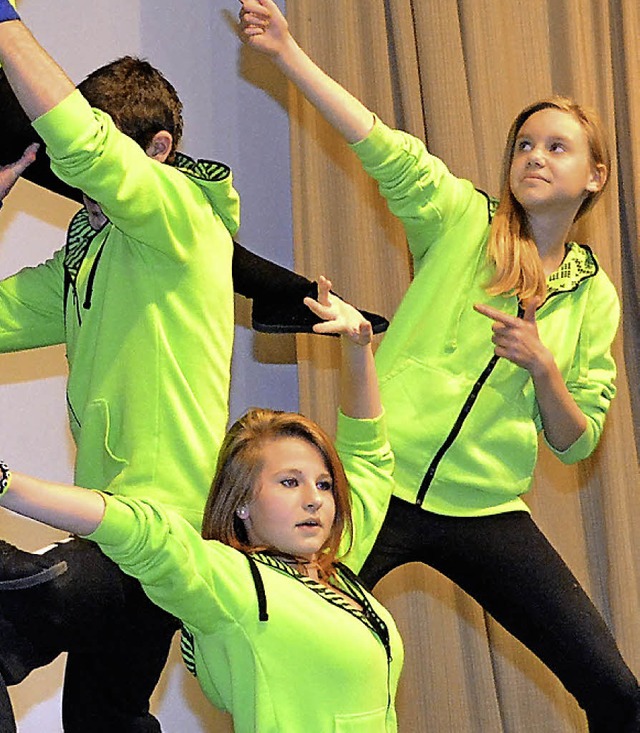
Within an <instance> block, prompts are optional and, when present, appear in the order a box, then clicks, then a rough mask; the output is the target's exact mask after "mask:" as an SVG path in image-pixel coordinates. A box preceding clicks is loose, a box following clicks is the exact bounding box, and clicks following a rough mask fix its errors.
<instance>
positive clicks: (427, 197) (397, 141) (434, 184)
mask: <svg viewBox="0 0 640 733" xmlns="http://www.w3.org/2000/svg"><path fill="white" fill-rule="evenodd" d="M352 149H353V150H354V152H355V153H356V155H357V156H358V157H359V158H360V161H361V162H362V165H363V167H364V169H365V171H366V172H367V173H368V174H369V175H370V176H372V178H374V179H375V180H376V181H377V182H378V186H379V188H380V193H381V194H382V196H383V197H384V198H385V199H386V201H387V205H388V206H389V209H390V211H391V213H392V214H394V215H395V216H397V217H398V218H399V219H400V221H401V222H402V223H403V225H404V228H405V231H406V234H407V241H408V243H409V248H410V249H411V254H412V255H413V257H414V259H415V260H416V264H417V265H418V266H419V264H420V260H421V259H422V258H423V257H424V255H425V254H426V252H427V251H428V249H429V247H430V246H431V244H432V243H434V242H435V241H437V240H438V239H439V237H440V235H441V233H442V232H443V231H446V230H448V229H450V228H451V227H452V226H454V225H455V223H456V221H457V220H458V219H459V218H460V216H462V214H463V213H464V212H465V211H466V209H467V208H468V206H469V203H470V200H471V198H472V197H474V196H477V195H480V194H478V193H477V192H476V191H475V189H474V187H473V185H472V184H471V183H470V182H469V181H466V180H463V179H460V178H456V177H455V176H454V175H452V174H451V172H450V171H449V169H448V168H447V166H446V165H445V164H444V163H443V162H442V161H441V160H440V159H439V158H436V157H435V156H433V155H431V154H430V153H429V152H428V151H427V148H426V146H425V144H424V143H423V142H422V140H419V139H418V138H417V137H414V136H413V135H409V134H408V133H406V132H402V131H401V130H392V129H391V128H389V127H387V126H386V125H385V124H384V123H383V122H381V121H380V120H378V119H376V122H375V125H374V127H373V129H372V131H371V132H370V133H369V135H368V136H367V137H366V138H365V139H364V140H361V141H359V142H357V143H355V144H354V145H352Z"/></svg>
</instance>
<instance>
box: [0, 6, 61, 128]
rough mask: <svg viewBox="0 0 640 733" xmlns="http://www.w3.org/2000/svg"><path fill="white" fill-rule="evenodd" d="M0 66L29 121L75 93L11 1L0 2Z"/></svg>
mask: <svg viewBox="0 0 640 733" xmlns="http://www.w3.org/2000/svg"><path fill="white" fill-rule="evenodd" d="M0 62H1V63H2V66H3V67H4V70H5V73H6V75H7V79H8V80H9V83H10V84H11V87H12V88H13V90H14V92H15V94H16V97H17V98H18V101H19V102H20V104H21V106H22V108H23V109H24V111H25V112H26V114H27V116H28V117H29V119H30V120H35V119H37V118H38V117H40V116H41V115H43V114H45V112H48V111H49V110H51V109H53V108H54V107H55V106H56V105H57V104H59V103H60V102H61V101H62V100H63V99H65V98H66V97H68V96H69V95H70V94H71V93H72V92H73V91H74V89H75V87H74V85H73V82H72V81H71V80H70V79H69V77H68V76H67V75H66V74H65V72H64V71H63V70H62V69H61V68H60V67H59V66H58V64H56V62H55V61H54V60H53V59H52V58H51V57H50V56H49V54H48V53H47V52H46V51H45V50H44V49H43V48H42V46H40V44H39V43H38V42H37V41H36V39H35V38H34V37H33V35H32V34H31V32H30V31H29V29H28V28H27V27H26V26H25V25H24V23H22V21H21V20H20V18H19V16H18V14H17V13H16V11H15V10H14V8H13V6H12V5H11V3H9V0H0Z"/></svg>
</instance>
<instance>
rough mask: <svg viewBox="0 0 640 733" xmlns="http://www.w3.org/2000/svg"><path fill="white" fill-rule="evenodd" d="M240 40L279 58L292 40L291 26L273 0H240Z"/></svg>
mask: <svg viewBox="0 0 640 733" xmlns="http://www.w3.org/2000/svg"><path fill="white" fill-rule="evenodd" d="M240 3H241V5H242V7H241V8H240V13H239V17H240V38H241V39H242V41H243V42H244V43H246V44H247V45H248V46H251V47H252V48H255V49H256V50H257V51H260V52H261V53H265V54H267V55H268V56H277V55H278V54H279V53H280V52H281V51H282V49H283V47H284V45H285V43H286V41H287V39H288V38H290V35H289V25H288V23H287V21H286V18H285V17H284V15H282V13H281V12H280V8H278V6H277V5H276V4H275V3H274V2H273V0H240Z"/></svg>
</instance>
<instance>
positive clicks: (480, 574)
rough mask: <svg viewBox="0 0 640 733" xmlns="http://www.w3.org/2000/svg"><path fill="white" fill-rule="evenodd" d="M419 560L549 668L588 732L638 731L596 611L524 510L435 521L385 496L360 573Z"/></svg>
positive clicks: (632, 684)
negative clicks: (379, 522)
mask: <svg viewBox="0 0 640 733" xmlns="http://www.w3.org/2000/svg"><path fill="white" fill-rule="evenodd" d="M408 562H422V563H425V564H426V565H429V566H431V567H433V568H435V569H436V570H438V571H440V572H441V573H442V574H443V575H446V576H447V577H448V578H450V579H451V580H452V581H454V582H455V583H457V584H458V585H459V586H460V587H461V588H462V589H463V590H465V591H466V592H467V593H468V594H469V595H470V596H472V597H473V598H475V600H476V601H478V603H480V605H481V606H483V608H485V609H486V610H487V611H488V612H489V613H490V614H491V615H492V616H493V618H494V619H496V621H498V623H500V624H501V625H502V626H504V628H505V629H506V630H507V631H509V632H510V633H511V634H513V635H514V636H515V637H516V638H517V639H519V640H520V641H521V642H522V643H523V644H525V646H527V647H528V648H529V649H530V650H531V651H532V652H533V653H534V654H536V655H537V656H538V657H539V658H540V659H541V660H542V661H543V662H544V663H545V664H546V665H547V666H548V667H549V669H551V670H552V671H553V672H554V673H555V674H556V675H557V676H558V678H559V679H560V681H561V682H562V683H563V684H564V686H565V687H566V688H567V690H568V691H569V692H570V693H571V694H572V695H574V696H575V697H576V699H577V701H578V703H579V704H580V706H581V707H582V708H583V709H584V710H585V712H586V714H587V719H588V721H589V730H590V731H592V732H593V733H637V732H638V731H640V687H639V686H638V682H637V680H636V679H635V677H634V675H633V673H632V672H631V670H630V669H629V668H628V667H627V665H626V664H625V662H624V660H623V659H622V657H621V655H620V652H619V651H618V647H617V645H616V642H615V640H614V638H613V636H612V635H611V632H610V631H609V629H608V628H607V626H606V625H605V623H604V621H603V619H602V617H601V615H600V613H599V612H598V610H597V609H596V608H595V606H594V605H593V603H592V602H591V600H590V599H589V597H588V596H587V595H586V593H585V592H584V591H583V590H582V588H581V586H580V584H579V583H578V581H577V580H576V578H575V576H574V575H573V573H572V572H571V571H570V570H569V568H568V567H567V565H566V564H565V563H564V561H563V560H562V558H561V557H560V556H559V555H558V553H557V552H556V551H555V550H554V549H553V547H552V546H551V544H550V543H549V542H548V540H547V539H546V537H545V536H544V535H543V534H542V532H541V531H540V530H539V529H538V527H537V526H536V524H535V523H534V521H533V520H532V519H531V517H530V516H529V514H527V513H526V512H523V511H522V512H509V513H507V514H498V515H495V516H489V517H471V518H460V517H445V516H441V515H438V514H433V513H431V512H427V511H424V510H423V509H421V508H420V507H417V506H414V505H413V504H409V503H408V502H404V501H401V500H400V499H396V498H395V497H394V498H392V501H391V506H390V508H389V512H388V514H387V517H386V519H385V522H384V525H383V528H382V530H381V532H380V535H379V536H378V539H377V541H376V544H375V545H374V548H373V551H372V553H371V555H370V556H369V558H368V559H367V561H366V563H365V565H364V567H363V569H362V571H361V573H360V576H361V578H362V579H363V581H364V582H365V583H366V584H368V585H369V587H371V588H372V587H373V586H374V585H375V584H376V583H377V582H378V581H379V580H380V579H381V578H382V577H383V576H385V575H386V574H387V573H388V572H389V571H391V570H392V569H393V568H395V567H398V566H399V565H403V564H404V563H408Z"/></svg>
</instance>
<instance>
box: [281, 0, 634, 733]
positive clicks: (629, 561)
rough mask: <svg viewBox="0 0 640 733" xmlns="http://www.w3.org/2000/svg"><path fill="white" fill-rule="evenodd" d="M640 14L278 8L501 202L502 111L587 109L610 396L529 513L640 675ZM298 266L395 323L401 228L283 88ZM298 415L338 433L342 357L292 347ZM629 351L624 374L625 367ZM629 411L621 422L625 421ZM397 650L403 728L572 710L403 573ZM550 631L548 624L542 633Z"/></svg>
mask: <svg viewBox="0 0 640 733" xmlns="http://www.w3.org/2000/svg"><path fill="white" fill-rule="evenodd" d="M638 8H639V6H638V3H637V0H611V1H610V2H607V1H606V0H549V2H547V1H546V0H529V2H525V3H523V2H522V1H521V0H501V1H500V2H496V1H495V0H415V1H414V2H412V1H410V0H386V2H385V1H383V0H351V2H344V0H323V1H322V2H317V0H289V2H288V3H287V10H288V17H289V21H290V24H291V28H292V30H293V33H294V35H295V36H296V38H297V39H298V41H299V42H300V43H301V45H302V46H303V48H305V49H306V50H307V51H308V52H309V53H310V54H311V56H312V57H313V58H315V59H316V60H317V61H318V62H319V64H320V65H321V66H322V67H323V68H324V69H325V70H326V71H328V72H329V73H330V74H331V75H332V76H334V77H335V78H336V79H337V80H338V81H340V82H341V83H342V84H343V85H345V86H346V87H347V88H348V89H349V90H351V91H352V92H353V93H354V94H355V95H356V96H357V97H359V98H360V99H362V100H363V101H364V103H365V104H367V105H368V106H370V107H371V108H372V109H373V110H375V111H376V112H377V113H378V114H379V116H380V117H381V118H382V119H383V120H384V121H386V122H387V123H389V124H390V125H392V126H396V127H400V128H403V129H405V130H408V131H409V132H411V133H413V134H415V135H418V136H419V137H421V138H423V139H426V140H427V143H428V145H429V147H430V149H431V150H432V151H433V152H434V153H435V154H437V155H438V156H439V157H441V158H443V159H444V160H445V161H446V162H447V163H448V164H449V166H450V168H451V170H452V171H453V172H454V173H455V174H457V175H459V176H461V177H467V178H470V179H471V180H473V181H474V183H475V184H476V186H477V187H479V188H482V189H484V190H486V191H489V192H491V193H493V194H497V192H498V178H499V170H500V161H501V155H502V149H503V144H504V139H505V137H506V132H507V129H508V127H509V124H510V122H511V120H512V118H513V117H514V116H515V114H516V113H517V112H518V111H519V110H520V109H521V108H522V107H523V106H524V105H525V104H527V103H529V102H530V101H533V100H535V99H537V98H540V97H544V96H548V95H549V94H551V93H560V94H565V95H569V96H573V97H575V98H577V99H578V100H579V101H581V102H583V103H585V104H588V105H591V106H594V107H596V108H597V109H598V110H599V111H600V113H601V115H602V117H603V118H604V121H605V123H606V125H607V127H608V129H609V132H610V136H611V140H612V142H613V144H614V146H615V147H614V150H617V155H616V156H615V160H614V168H613V170H612V173H611V182H610V188H609V191H608V193H607V194H606V197H605V201H604V202H603V203H601V204H599V205H598V207H596V212H595V213H594V215H593V216H592V218H591V219H590V220H589V221H588V222H585V224H584V225H583V226H581V228H580V231H579V233H578V237H579V238H580V239H581V240H586V241H588V242H589V243H591V244H592V246H593V248H594V249H595V251H596V252H597V255H598V257H599V258H600V261H601V263H602V265H603V266H604V268H605V269H606V271H607V272H608V273H609V274H610V276H611V277H612V279H613V281H614V282H615V284H616V285H617V287H618V289H619V291H620V293H621V296H622V299H623V306H624V317H623V327H622V329H621V332H620V335H619V337H618V339H617V341H616V344H615V357H616V360H617V363H618V367H619V377H618V390H619V391H618V396H617V398H616V400H615V402H614V405H613V407H612V410H611V413H610V416H609V420H608V425H607V428H606V430H605V435H604V438H603V440H602V443H601V446H600V447H599V449H598V451H597V453H596V455H595V456H594V457H592V458H591V459H590V460H587V461H585V462H583V463H582V464H581V465H579V466H575V467H565V466H562V465H561V464H560V463H559V462H558V461H557V460H556V459H555V458H553V457H552V456H551V454H550V453H548V452H547V451H546V450H545V449H544V448H543V449H542V451H541V458H540V464H539V467H538V471H537V473H536V480H535V487H534V489H533V491H532V493H531V495H530V496H531V498H530V503H531V506H532V509H533V513H534V517H535V518H536V519H537V521H538V522H539V524H540V526H541V527H542V529H543V530H544V531H545V532H546V533H547V534H548V536H549V537H550V538H551V540H552V542H553V543H554V544H555V546H556V547H557V549H558V550H559V551H560V553H561V554H562V556H563V557H564V558H565V559H566V561H567V562H568V564H569V565H570V566H571V568H572V569H573V570H574V572H575V573H576V575H577V576H578V578H579V579H580V581H581V583H583V585H584V586H585V588H586V589H587V590H588V592H589V593H590V594H591V596H592V597H593V599H594V601H595V603H596V604H597V606H598V607H599V608H600V610H601V611H602V613H603V614H604V617H605V618H606V620H607V622H608V623H609V624H610V626H611V628H612V629H613V632H614V634H615V636H616V638H617V640H618V642H619V644H620V647H621V649H622V651H623V654H624V655H625V657H626V659H627V660H628V662H629V664H630V666H631V667H632V668H633V670H634V672H635V673H636V675H638V674H640V623H639V621H638V607H639V605H640V578H639V574H640V570H639V567H640V562H639V561H638V558H640V520H639V516H640V499H639V489H640V482H639V472H638V455H637V449H636V445H637V443H636V442H634V428H635V439H636V440H637V439H638V436H639V433H640V430H639V427H638V426H639V413H640V404H639V402H640V379H639V373H638V365H639V364H640V345H639V341H640V328H639V323H640V320H639V309H638V292H639V280H640V274H639V272H638V257H639V253H638V208H637V207H638V204H637V202H638V200H639V196H640V178H639V171H640V124H639V122H640V120H639V116H640V92H639V91H638V89H637V85H635V84H634V82H635V78H636V77H637V75H638V72H639V71H640V65H639V63H638V61H639V58H638V46H637V30H638V28H639V27H640V11H639V9H638ZM290 113H291V125H292V138H291V157H292V183H293V187H292V191H293V212H294V241H295V261H296V266H297V267H298V268H299V269H301V270H302V271H304V272H305V273H307V274H315V273H317V272H326V273H328V274H329V275H331V276H333V277H334V279H335V280H336V282H337V283H338V284H339V287H338V286H337V289H339V291H340V292H341V293H343V294H344V295H345V296H346V297H348V298H351V299H353V300H356V301H357V302H358V303H362V304H366V305H367V306H368V307H370V308H372V309H375V310H379V311H382V312H384V313H385V314H387V315H388V316H392V315H393V312H394V309H395V308H396V306H397V304H398V302H399V300H400V298H401V297H402V294H403V292H404V290H405V288H406V286H407V284H408V282H409V280H410V278H411V272H410V263H409V258H408V255H407V250H406V246H405V241H404V237H403V233H402V231H401V229H400V227H399V226H398V225H397V223H396V222H394V221H393V219H392V217H391V216H390V215H389V213H388V211H387V210H386V207H385V205H384V203H383V202H382V200H381V199H380V197H379V195H378V193H377V189H376V186H375V184H373V183H372V182H371V181H369V180H367V178H366V176H365V175H364V174H363V173H362V172H361V170H360V168H359V164H358V162H357V160H356V158H355V156H354V155H353V154H352V153H351V152H350V151H349V150H348V148H347V146H346V145H345V144H344V142H342V140H341V139H340V138H339V136H338V135H337V134H336V133H334V132H333V131H332V130H331V129H330V127H329V126H328V125H327V124H325V123H324V122H323V121H322V120H321V119H320V117H319V116H318V115H317V114H316V113H315V111H314V110H313V109H312V107H311V106H310V105H309V104H308V103H307V102H306V101H305V100H303V99H302V98H301V96H300V95H299V94H297V93H296V92H295V91H294V90H293V89H292V90H291V96H290ZM298 352H299V375H300V398H301V409H302V411H303V412H305V413H308V414H310V415H311V416H312V417H314V418H315V419H318V420H319V421H320V422H321V423H323V424H328V423H329V422H330V421H331V420H332V419H333V406H334V404H335V395H336V384H337V383H336V378H335V377H336V364H337V361H336V358H335V357H336V355H335V354H333V356H328V355H327V353H326V350H324V349H321V348H320V347H319V344H318V343H317V341H316V342H314V341H311V340H309V339H308V338H307V337H301V338H300V340H299V344H298ZM625 356H626V359H625ZM633 409H635V411H636V417H635V421H634V419H633V416H632V411H633ZM378 592H379V595H380V597H381V599H382V600H383V601H384V602H386V603H387V604H388V606H389V607H390V608H391V610H392V611H393V612H394V613H395V615H396V618H397V619H398V622H399V625H400V627H401V630H402V632H403V635H404V639H405V643H406V647H407V663H406V669H405V673H404V678H403V680H402V684H401V689H400V694H399V701H398V704H399V718H400V730H402V731H406V732H410V733H424V732H432V733H447V732H452V733H453V732H455V733H471V732H472V731H474V732H476V733H498V732H499V731H504V732H505V733H519V732H520V731H527V733H533V732H535V733H542V732H547V733H569V732H574V731H583V730H585V720H584V716H583V715H582V713H581V711H580V710H579V709H578V708H577V706H576V705H575V703H574V702H573V701H572V699H571V698H570V697H569V695H568V694H567V693H566V692H565V691H564V690H563V688H562V687H561V685H560V684H559V683H558V682H557V681H556V679H555V678H554V677H553V676H552V675H551V674H550V673H549V672H548V671H547V670H546V669H545V668H544V667H543V666H542V665H541V664H540V663H539V662H538V661H537V660H536V659H535V658H534V657H533V655H531V654H530V653H529V652H528V651H527V650H525V649H524V648H523V647H522V646H521V645H520V644H518V643H517V642H515V641H514V640H513V639H512V638H511V637H510V636H509V635H507V634H506V633H505V632H504V631H503V630H502V629H501V628H499V627H498V626H497V625H496V624H495V623H494V622H493V621H492V619H491V618H490V617H488V616H487V615H486V614H484V613H483V611H482V610H481V609H480V608H479V606H478V605H477V604H475V603H474V602H473V601H471V600H470V599H469V598H468V597H467V596H465V594H464V593H462V592H461V591H460V590H458V589H457V588H456V587H455V586H453V585H452V584H451V583H450V582H448V581H446V580H445V579H443V578H442V577H441V576H439V575H438V574H436V573H435V572H433V571H430V570H428V569H425V568H423V567H420V566H409V567H406V568H403V569H398V570H396V571H394V573H392V574H391V575H390V576H388V577H387V578H386V579H385V580H384V581H383V582H382V583H381V584H380V585H379V586H378ZM549 623H550V624H552V623H553V619H549Z"/></svg>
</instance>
